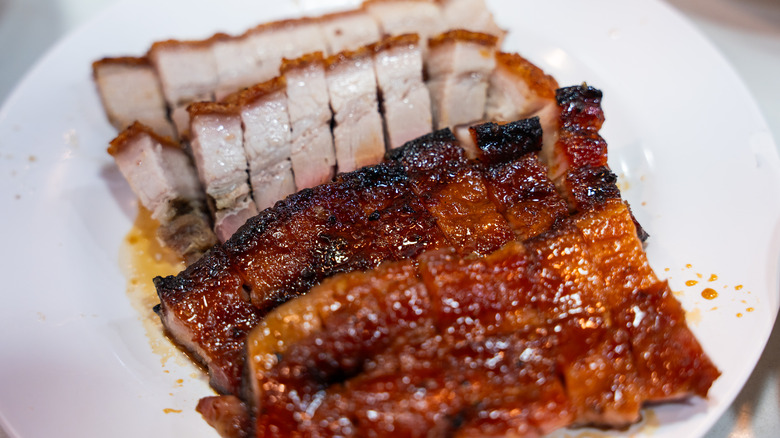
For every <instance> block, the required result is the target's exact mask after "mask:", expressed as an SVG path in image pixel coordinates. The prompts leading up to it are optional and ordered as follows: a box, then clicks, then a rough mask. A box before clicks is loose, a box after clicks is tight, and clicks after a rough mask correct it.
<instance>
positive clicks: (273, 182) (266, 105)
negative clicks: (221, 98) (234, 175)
mask: <svg viewBox="0 0 780 438" xmlns="http://www.w3.org/2000/svg"><path fill="white" fill-rule="evenodd" d="M286 90H287V82H286V81H285V79H284V77H283V76H280V77H277V78H274V79H271V80H270V81H268V82H263V83H260V84H257V85H255V86H253V87H250V88H247V89H245V90H243V91H241V92H240V93H238V94H237V95H235V98H234V99H235V100H236V104H237V105H238V106H239V111H240V113H241V122H242V124H243V130H244V131H243V133H244V151H245V152H246V157H247V161H248V165H249V182H250V185H251V187H252V196H253V198H254V201H255V205H257V210H258V211H260V210H264V209H266V208H268V207H271V206H272V205H274V204H275V203H276V201H278V200H280V199H284V198H285V197H287V196H288V195H290V194H292V193H294V192H295V178H294V176H293V173H292V163H291V162H290V155H291V149H290V143H291V131H290V118H289V116H288V111H287V93H286Z"/></svg>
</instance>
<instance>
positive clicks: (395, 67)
mask: <svg viewBox="0 0 780 438" xmlns="http://www.w3.org/2000/svg"><path fill="white" fill-rule="evenodd" d="M372 49H373V51H374V71H375V72H376V81H377V86H378V87H379V92H380V96H381V101H382V116H383V118H384V126H385V135H386V137H387V138H386V144H387V147H388V148H396V147H399V146H401V145H403V144H404V143H406V142H407V141H410V140H413V139H415V138H417V137H420V136H422V135H424V134H427V133H429V132H431V131H432V127H433V121H432V116H431V98H430V95H429V94H428V88H427V87H426V86H425V83H424V82H423V59H422V49H421V48H420V38H419V36H418V35H414V34H407V35H401V36H398V37H389V38H386V39H384V40H382V41H381V42H379V43H377V44H375V45H374V46H373V47H372Z"/></svg>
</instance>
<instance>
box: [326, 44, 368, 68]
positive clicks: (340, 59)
mask: <svg viewBox="0 0 780 438" xmlns="http://www.w3.org/2000/svg"><path fill="white" fill-rule="evenodd" d="M371 53H372V52H371V48H370V46H363V47H361V48H359V49H356V50H345V51H343V52H339V53H336V54H335V55H331V56H329V57H327V58H326V59H325V68H327V69H328V70H335V69H337V68H339V67H341V66H342V64H345V63H348V62H352V61H357V60H360V59H364V58H371Z"/></svg>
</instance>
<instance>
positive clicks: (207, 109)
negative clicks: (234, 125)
mask: <svg viewBox="0 0 780 438" xmlns="http://www.w3.org/2000/svg"><path fill="white" fill-rule="evenodd" d="M187 112H188V113H189V114H190V117H191V118H194V117H196V116H207V115H226V116H232V115H237V114H238V107H237V106H236V105H233V104H230V103H224V102H193V103H191V104H190V105H189V106H188V107H187Z"/></svg>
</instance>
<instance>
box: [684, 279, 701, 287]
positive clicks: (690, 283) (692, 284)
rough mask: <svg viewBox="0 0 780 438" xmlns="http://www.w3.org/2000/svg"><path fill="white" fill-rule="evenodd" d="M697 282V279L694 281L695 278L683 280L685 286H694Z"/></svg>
mask: <svg viewBox="0 0 780 438" xmlns="http://www.w3.org/2000/svg"><path fill="white" fill-rule="evenodd" d="M697 283H698V281H696V280H688V281H686V282H685V285H686V286H696V284H697Z"/></svg>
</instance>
